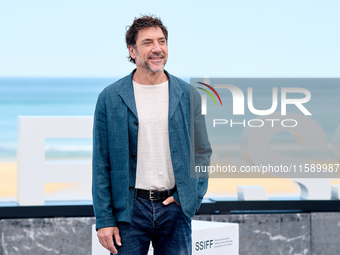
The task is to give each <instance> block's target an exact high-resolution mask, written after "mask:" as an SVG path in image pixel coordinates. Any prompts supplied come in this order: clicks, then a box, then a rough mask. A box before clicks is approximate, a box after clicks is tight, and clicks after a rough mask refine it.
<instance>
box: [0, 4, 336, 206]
mask: <svg viewBox="0 0 340 255" xmlns="http://www.w3.org/2000/svg"><path fill="white" fill-rule="evenodd" d="M339 9H340V2H338V1H336V0H334V1H330V0H328V1H321V0H317V1H304V0H301V1H292V0H285V1H272V0H256V1H250V0H249V1H231V0H227V1H177V0H175V1H172V2H171V3H166V4H165V3H163V2H160V1H142V2H141V1H128V2H120V1H109V0H106V1H103V0H99V1H95V2H94V1H86V0H82V1H78V0H73V1H65V0H59V1H51V0H32V1H4V0H0V202H11V201H15V200H16V185H17V184H16V183H17V163H16V157H17V117H18V116H27V115H28V116H92V115H93V112H94V108H95V103H96V99H97V96H98V94H99V93H100V91H101V90H102V89H103V88H104V87H105V86H107V85H109V84H111V83H112V82H114V81H116V80H117V79H119V78H121V77H123V76H125V75H127V74H129V73H130V72H131V71H132V70H133V68H134V65H133V64H131V63H130V62H128V60H127V56H128V51H127V49H126V45H125V41H124V36H125V31H126V26H128V25H130V24H131V23H132V21H133V19H134V18H135V17H138V16H140V15H141V14H155V15H157V16H159V17H160V18H161V19H162V21H163V22H164V24H165V25H166V26H167V28H168V30H169V41H168V48H169V60H168V63H167V66H166V70H168V71H169V72H170V73H171V74H173V75H176V76H178V77H180V78H182V79H184V80H186V81H188V82H189V81H190V77H232V78H250V77H251V78H258V77H261V78H273V77H275V78H287V77H290V78H301V77H302V78H339V76H340V75H339V74H340V73H339V70H340V61H339V59H340V48H339V45H340V34H339V33H338V32H336V31H337V30H338V26H339V24H340V16H339ZM333 96H338V95H333ZM91 146H92V141H91V139H46V141H45V160H46V161H52V162H53V161H59V162H60V161H79V160H80V161H83V160H85V161H90V160H91ZM338 183H339V182H338V180H336V179H334V180H331V184H338ZM238 185H261V186H263V187H265V188H266V191H267V193H268V194H269V195H272V196H298V194H299V188H298V186H297V185H296V184H295V183H294V182H293V181H291V180H289V179H258V178H257V179H244V178H243V179H228V178H218V179H217V178H216V179H211V180H210V187H209V190H208V196H221V197H235V196H236V186H238ZM45 194H46V199H47V200H63V199H64V198H66V197H69V196H73V197H74V198H81V199H87V198H88V199H90V187H89V186H86V185H85V186H84V185H80V184H74V183H62V184H46V185H45Z"/></svg>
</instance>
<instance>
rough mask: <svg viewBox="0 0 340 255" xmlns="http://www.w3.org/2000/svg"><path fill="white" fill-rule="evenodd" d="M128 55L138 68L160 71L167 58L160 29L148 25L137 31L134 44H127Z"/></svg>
mask: <svg viewBox="0 0 340 255" xmlns="http://www.w3.org/2000/svg"><path fill="white" fill-rule="evenodd" d="M129 51H130V56H131V57H132V58H134V59H135V61H136V66H137V69H138V68H142V69H146V70H148V71H150V72H152V73H156V72H162V71H163V70H164V66H165V64H166V61H167V60H168V46H167V42H166V39H165V36H164V34H163V32H162V29H160V28H159V27H157V28H155V27H149V28H144V29H142V30H140V31H138V35H137V40H136V45H135V46H134V47H133V46H129Z"/></svg>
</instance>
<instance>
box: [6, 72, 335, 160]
mask: <svg viewBox="0 0 340 255" xmlns="http://www.w3.org/2000/svg"><path fill="white" fill-rule="evenodd" d="M117 79H118V78H117V77H116V78H112V77H106V78H82V77H78V78H62V77H57V78H44V77H36V78H32V77H30V78H14V77H13V78H0V162H7V161H15V160H16V154H17V128H18V126H17V122H18V116H93V114H94V110H95V105H96V100H97V97H98V95H99V93H100V92H101V91H102V90H103V89H104V88H105V87H106V86H108V85H109V84H111V83H113V82H114V81H116V80H117ZM182 79H183V80H185V81H187V82H190V80H191V83H192V84H193V85H194V86H196V87H202V86H201V85H200V84H199V83H197V80H195V79H190V78H185V77H184V78H182ZM202 81H205V82H208V83H209V82H210V84H211V85H212V86H213V87H214V86H215V84H216V83H218V82H226V83H228V84H234V85H235V86H237V87H239V88H240V89H241V90H242V91H243V95H244V98H245V101H244V106H245V113H244V115H241V116H240V115H233V112H232V110H233V98H232V94H231V93H230V91H229V90H227V89H216V90H217V92H218V93H219V95H220V97H221V99H222V102H223V106H222V105H219V104H215V103H214V102H213V99H212V98H211V97H210V96H209V95H208V94H207V109H208V113H207V115H206V123H207V129H208V135H209V139H210V142H211V144H212V147H213V151H214V153H213V158H212V159H213V160H215V161H218V162H223V161H224V160H226V157H229V158H230V157H234V158H236V159H239V160H243V159H242V158H243V157H244V155H243V154H242V148H241V147H242V144H244V141H243V140H242V139H243V138H242V137H243V135H244V132H245V130H246V129H249V128H250V126H249V125H248V124H249V122H248V121H249V120H253V121H251V122H250V123H251V124H250V125H260V124H259V123H260V121H258V119H261V118H262V119H263V118H264V116H260V117H259V116H256V115H254V114H252V113H251V112H250V111H249V109H248V106H247V98H248V97H249V93H248V90H247V88H249V87H252V88H253V104H254V107H255V108H257V109H269V108H270V107H271V105H272V95H273V90H272V88H273V87H277V88H278V106H277V111H278V112H280V102H281V101H282V98H281V95H282V91H281V89H282V88H284V87H303V88H306V89H308V90H309V91H310V92H311V99H310V100H309V102H307V103H305V104H304V106H305V107H306V108H307V109H308V110H309V112H311V113H312V116H307V117H309V118H312V119H313V120H314V121H315V122H316V123H318V125H319V126H320V128H321V129H322V132H323V133H324V135H325V137H326V139H327V149H326V150H319V149H314V150H311V149H304V147H303V144H304V143H305V144H307V145H308V143H310V142H308V141H300V142H299V144H298V143H297V140H298V138H299V135H298V134H294V133H289V132H281V133H280V134H277V135H275V137H273V138H271V141H272V149H273V150H275V151H277V152H278V153H282V154H285V155H287V156H290V157H307V158H313V159H317V160H320V161H322V160H329V161H332V160H333V161H334V160H340V159H339V158H337V155H336V151H337V148H340V129H339V125H340V100H339V99H340V82H339V81H340V79H298V78H295V79H284V78H283V79H266V78H264V79H258V78H256V79H231V78H230V79H227V80H223V81H221V80H214V79H207V78H205V79H203V78H202ZM199 92H200V93H201V94H204V93H205V92H204V91H202V90H199ZM211 93H212V92H211ZM213 96H215V95H214V94H213ZM290 96H291V97H293V98H299V97H303V95H302V94H301V93H300V94H298V93H296V94H294V93H291V94H290ZM215 98H216V100H217V97H215ZM217 102H218V103H219V101H217ZM287 111H288V112H292V113H299V114H302V113H301V110H300V109H299V108H298V107H296V106H294V105H289V106H288V107H287ZM302 115H304V114H302ZM214 119H221V120H222V122H220V123H224V122H226V121H228V122H227V124H218V125H215V126H214ZM254 119H255V120H254ZM232 121H233V122H234V123H236V122H238V123H243V122H244V123H245V125H243V124H235V125H234V126H231V125H230V123H231V122H232ZM268 123H269V122H268ZM215 124H216V123H215ZM253 128H256V127H253ZM307 129H308V128H307ZM307 129H306V132H307ZM319 131H320V130H319ZM316 135H319V133H316ZM45 145H46V146H45V147H46V158H47V159H55V158H58V157H60V158H65V157H66V158H67V157H71V158H78V157H80V158H86V159H90V157H91V148H92V140H91V139H78V140H74V141H71V140H69V139H68V140H63V139H46V144H45ZM339 152H340V149H339Z"/></svg>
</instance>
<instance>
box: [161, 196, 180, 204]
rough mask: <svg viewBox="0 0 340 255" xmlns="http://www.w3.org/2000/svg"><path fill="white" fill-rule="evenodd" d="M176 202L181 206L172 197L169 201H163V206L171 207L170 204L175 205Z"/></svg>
mask: <svg viewBox="0 0 340 255" xmlns="http://www.w3.org/2000/svg"><path fill="white" fill-rule="evenodd" d="M174 202H175V203H176V204H178V205H179V203H177V201H176V200H175V199H174V197H173V196H171V197H168V198H167V199H165V200H164V201H163V205H169V204H171V203H174Z"/></svg>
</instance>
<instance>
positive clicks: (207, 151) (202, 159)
mask: <svg viewBox="0 0 340 255" xmlns="http://www.w3.org/2000/svg"><path fill="white" fill-rule="evenodd" d="M190 93H191V98H192V99H191V101H192V105H191V107H192V111H191V114H192V115H193V125H194V127H193V129H191V130H193V132H194V155H195V157H194V160H195V162H194V168H195V166H207V167H208V166H210V156H211V154H212V149H211V146H210V142H209V139H208V133H207V128H206V124H205V117H204V115H202V113H201V96H200V94H199V93H198V91H197V90H196V88H195V87H193V86H192V87H191V92H190ZM191 169H193V168H192V167H191ZM208 177H209V173H208V172H205V173H204V172H201V173H199V174H198V178H197V202H196V210H198V209H199V207H200V205H201V202H202V200H203V197H204V195H205V193H206V192H207V189H208Z"/></svg>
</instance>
